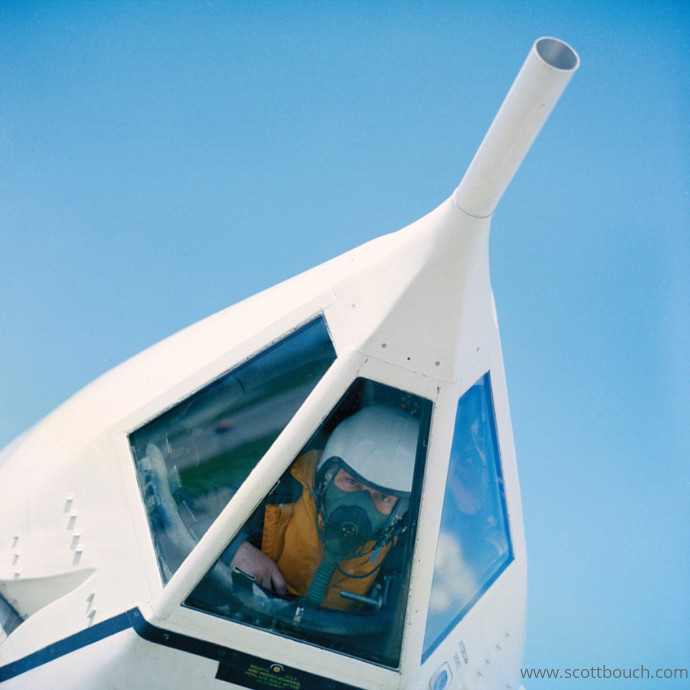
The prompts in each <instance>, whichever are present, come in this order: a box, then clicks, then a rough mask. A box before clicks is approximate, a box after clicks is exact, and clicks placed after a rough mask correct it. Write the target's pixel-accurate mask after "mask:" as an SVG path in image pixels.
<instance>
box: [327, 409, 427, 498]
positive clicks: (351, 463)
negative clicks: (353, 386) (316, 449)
mask: <svg viewBox="0 0 690 690" xmlns="http://www.w3.org/2000/svg"><path fill="white" fill-rule="evenodd" d="M418 436H419V421H418V420H416V419H415V418H414V417H412V416H410V415H409V414H408V413H407V412H404V411H403V410H400V409H396V408H394V407H389V406H387V405H371V406H370V407H365V408H363V409H361V410H359V412H356V413H355V414H353V415H352V416H351V417H348V418H347V419H344V420H343V421H342V422H340V424H338V426H337V427H336V428H335V429H334V430H333V433H332V434H331V435H330V437H329V438H328V441H327V442H326V447H325V448H324V450H323V455H322V456H321V458H320V460H319V462H318V464H317V466H316V470H317V472H318V470H319V469H320V468H321V467H322V466H323V465H324V464H325V463H326V462H327V461H328V460H331V459H333V458H340V459H341V460H342V461H343V462H344V463H345V464H346V465H347V466H348V467H350V468H351V469H352V470H354V471H355V472H356V473H357V474H358V475H359V477H360V478H361V479H364V480H365V481H367V482H368V483H370V484H374V485H376V486H377V487H378V488H380V489H388V490H389V491H391V492H395V493H397V494H409V493H410V492H411V491H412V478H413V474H414V464H415V457H416V455H417V439H418Z"/></svg>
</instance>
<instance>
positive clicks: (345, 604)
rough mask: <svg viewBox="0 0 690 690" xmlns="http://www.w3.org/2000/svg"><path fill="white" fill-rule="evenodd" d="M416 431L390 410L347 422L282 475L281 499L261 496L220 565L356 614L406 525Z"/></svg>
mask: <svg viewBox="0 0 690 690" xmlns="http://www.w3.org/2000/svg"><path fill="white" fill-rule="evenodd" d="M418 434H419V422H418V421H417V420H416V419H414V418H413V417H412V416H410V415H409V414H407V413H406V412H404V411H402V410H400V409H397V408H393V407H390V406H385V405H372V406H369V407H365V408H363V409H361V410H359V411H358V412H356V413H355V414H353V415H351V416H350V417H347V418H346V419H345V420H343V421H342V422H340V423H339V424H338V426H337V427H336V428H335V429H334V431H333V432H332V433H331V435H330V437H329V438H328V440H327V442H326V445H325V448H324V450H323V452H322V453H321V452H319V451H309V452H307V453H305V454H303V455H301V456H300V457H299V458H298V459H297V460H296V461H295V463H294V464H293V465H292V467H291V468H290V471H289V474H290V475H291V477H292V480H294V481H292V480H291V483H292V484H293V486H294V488H295V489H296V491H292V492H290V494H291V495H290V497H289V498H288V500H283V499H284V497H278V496H276V495H275V494H279V493H280V491H281V490H280V488H279V489H278V491H276V492H273V493H272V494H271V495H269V499H268V501H267V504H266V505H265V506H264V507H263V510H261V509H260V510H259V511H257V513H255V516H256V519H253V520H251V519H250V521H249V523H248V525H246V526H245V530H244V531H243V533H242V534H241V535H240V536H239V537H238V538H236V539H235V540H234V542H233V545H231V547H230V549H229V552H228V553H233V551H234V553H233V555H232V557H231V560H230V566H231V567H232V568H233V569H235V570H238V571H240V572H242V573H244V574H246V575H248V576H250V577H252V578H254V579H255V581H256V582H257V583H258V584H260V585H262V586H263V587H265V588H267V589H271V590H273V591H275V592H277V593H279V594H288V595H292V596H299V597H305V598H306V600H307V601H308V602H309V603H311V604H314V605H320V606H324V607H327V608H333V609H340V610H358V609H360V608H361V607H362V602H363V601H367V599H366V597H367V596H368V595H369V594H370V590H371V589H372V586H373V585H374V583H375V582H376V580H377V578H378V577H379V575H380V574H381V571H382V570H386V568H382V566H383V565H384V563H386V562H387V561H388V560H390V561H394V560H395V559H393V558H390V559H389V557H390V556H391V552H392V551H395V548H394V547H395V545H396V543H397V541H398V539H399V535H400V534H401V533H402V531H403V530H404V529H405V526H406V520H405V517H406V515H407V511H408V508H409V504H410V493H411V490H412V477H413V472H414V464H415V457H416V452H417V437H418ZM262 513H263V515H262ZM261 518H263V519H261ZM252 523H253V524H252ZM238 544H239V545H238Z"/></svg>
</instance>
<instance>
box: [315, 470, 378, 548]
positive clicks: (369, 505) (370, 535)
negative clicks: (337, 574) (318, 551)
mask: <svg viewBox="0 0 690 690" xmlns="http://www.w3.org/2000/svg"><path fill="white" fill-rule="evenodd" d="M388 517H389V516H388V515H384V514H383V513H381V512H380V511H379V510H377V509H376V506H375V505H374V499H373V498H372V496H371V494H370V493H369V492H368V491H366V490H361V491H353V492H349V491H343V490H342V489H339V488H338V487H337V486H336V485H335V484H334V483H333V482H331V483H330V484H329V485H328V487H327V488H326V491H325V492H324V496H323V523H324V526H323V532H322V538H323V543H324V546H325V547H326V551H328V552H329V553H331V554H332V555H333V556H337V557H339V558H341V559H342V558H344V557H345V556H351V555H353V554H355V552H356V551H357V550H358V549H359V548H361V547H362V546H363V545H364V544H366V543H367V542H368V541H372V540H373V539H376V537H377V533H378V532H379V530H380V529H381V528H382V527H383V526H384V524H385V523H386V521H387V520H388Z"/></svg>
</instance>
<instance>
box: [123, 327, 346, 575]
mask: <svg viewBox="0 0 690 690" xmlns="http://www.w3.org/2000/svg"><path fill="white" fill-rule="evenodd" d="M334 360H335V350H334V349H333V345H332V343H331V340H330V337H329V335H328V331H327V329H326V324H325V322H324V319H323V318H322V317H320V318H318V319H316V320H314V321H312V322H311V323H309V324H307V325H306V326H304V327H302V328H301V329H299V330H298V331H295V332H294V333H292V334H291V335H289V336H288V337H286V338H285V339H283V340H282V341H280V342H278V343H277V344H275V345H273V346H271V347H269V348H268V349H266V350H264V351H263V352H261V353H260V354H258V355H256V356H255V357H254V358H252V359H251V360H249V361H248V362H246V363H245V364H243V365H241V366H239V367H238V368H237V369H235V370H233V371H231V372H229V373H228V374H226V375H224V376H222V377H221V378H219V379H218V380H216V381H214V382H213V383H211V384H210V385H208V386H207V387H206V388H204V389H202V390H200V391H198V392H197V393H195V394H194V395H192V396H191V397H189V398H187V399H186V400H184V401H183V402H181V403H179V404H177V405H176V406H175V407H173V408H172V409H170V410H168V411H167V412H165V413H164V414H162V415H161V416H160V417H158V418H157V419H155V420H153V421H152V422H150V423H148V424H147V425H146V426H144V427H142V428H141V429H139V430H137V431H135V432H134V433H132V434H131V436H130V445H131V448H132V453H133V455H134V459H135V465H136V470H137V478H138V481H139V488H140V490H141V495H142V498H143V500H144V502H145V504H146V509H147V515H148V519H149V525H150V528H151V533H152V535H153V541H154V545H155V548H156V553H157V556H158V561H159V565H160V569H161V574H162V577H163V581H164V582H167V580H168V579H169V578H170V576H171V575H172V574H173V573H174V572H175V570H176V569H177V568H178V567H179V565H180V564H181V563H182V561H183V560H184V559H185V558H186V557H187V555H188V554H189V552H190V551H191V550H192V548H194V546H195V544H196V542H197V541H198V540H199V539H200V538H201V536H202V535H203V534H204V532H205V531H206V530H207V529H208V527H209V526H210V525H211V523H212V522H213V521H214V520H215V518H216V517H217V516H218V514H219V513H220V512H221V510H222V509H223V508H224V507H225V505H226V504H227V502H228V501H229V500H230V498H232V496H233V494H234V493H235V491H236V490H237V488H238V487H239V485H240V484H241V483H242V482H243V481H244V479H245V478H246V477H247V476H248V474H249V473H250V472H251V470H252V469H253V468H254V466H255V465H256V464H257V462H258V461H259V460H260V459H261V457H262V456H263V455H264V453H265V452H266V451H267V450H268V448H269V447H270V446H271V444H272V443H273V442H274V441H275V439H276V438H277V437H278V435H279V434H280V432H281V431H282V429H283V428H284V427H285V425H286V424H287V423H288V421H289V420H290V419H291V418H292V416H293V415H294V414H295V412H296V411H297V409H298V408H299V407H300V406H301V404H302V403H303V402H304V400H305V399H306V397H307V396H308V395H309V393H310V392H311V391H312V389H313V388H314V386H315V385H316V384H317V382H318V381H319V379H320V378H321V377H322V376H323V374H324V372H325V371H326V370H327V369H328V367H329V366H330V365H331V363H332V362H333V361H334Z"/></svg>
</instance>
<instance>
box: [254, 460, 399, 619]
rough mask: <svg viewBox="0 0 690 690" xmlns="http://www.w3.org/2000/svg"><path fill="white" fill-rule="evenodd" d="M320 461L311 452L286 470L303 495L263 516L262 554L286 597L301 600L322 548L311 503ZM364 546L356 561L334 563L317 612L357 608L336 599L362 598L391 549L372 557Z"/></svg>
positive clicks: (379, 550)
mask: <svg viewBox="0 0 690 690" xmlns="http://www.w3.org/2000/svg"><path fill="white" fill-rule="evenodd" d="M318 458H319V456H318V455H317V453H316V452H314V451H310V452H308V453H305V454H304V455H302V456H301V457H300V458H298V460H297V461H296V462H295V463H294V464H293V466H292V467H291V468H290V474H292V476H293V477H294V478H295V479H296V480H297V481H298V482H299V483H300V484H301V485H302V495H301V496H300V497H299V499H298V500H297V501H296V502H295V503H288V504H286V503H283V504H280V505H268V506H266V510H265V513H264V528H263V536H262V540H261V550H262V551H263V552H264V553H265V554H266V555H267V556H268V557H269V558H271V559H272V560H273V561H275V563H276V564H277V566H278V568H279V569H280V572H281V573H282V574H283V577H284V578H285V581H286V582H287V591H288V593H290V594H293V595H297V596H305V595H306V594H307V591H308V590H309V585H310V584H311V581H312V579H313V577H314V573H315V572H316V569H317V568H318V566H319V563H320V562H321V559H322V558H323V553H324V549H323V544H322V542H321V539H320V537H319V532H318V528H317V520H318V516H317V514H316V500H315V497H314V468H315V467H316V463H317V461H318ZM374 546H375V542H374V541H370V542H367V543H366V544H365V545H364V547H363V548H362V549H361V550H362V555H361V556H355V557H354V558H350V559H347V560H344V561H341V562H340V563H339V566H338V568H337V569H336V571H335V572H334V573H333V575H332V577H331V579H330V581H329V583H328V587H327V589H326V594H325V595H324V598H323V600H322V601H321V606H325V607H327V608H332V609H340V610H343V611H353V610H357V609H359V608H360V605H359V604H358V603H357V602H355V601H352V600H350V599H346V598H344V597H342V596H340V592H341V590H346V591H348V592H352V593H354V594H359V595H366V594H367V593H368V592H369V590H370V588H371V586H372V585H373V584H374V581H375V580H376V577H377V575H378V567H377V566H379V565H380V564H381V562H382V561H383V559H384V558H385V556H386V554H387V553H388V551H389V550H390V548H391V545H390V544H386V545H385V546H383V547H379V548H377V549H375V550H373V551H372V549H373V548H374Z"/></svg>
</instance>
